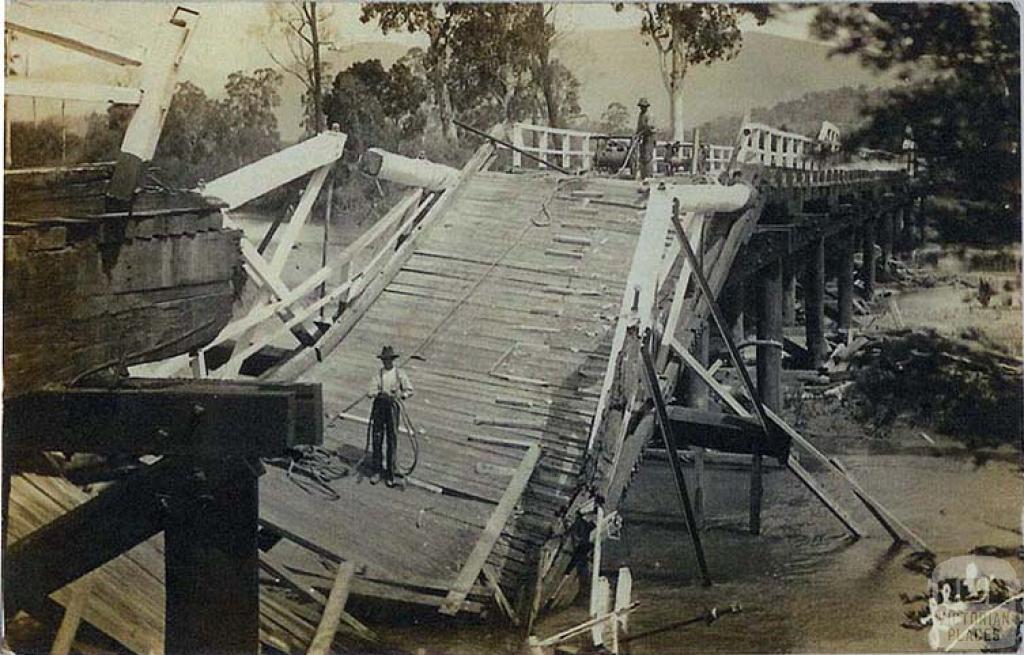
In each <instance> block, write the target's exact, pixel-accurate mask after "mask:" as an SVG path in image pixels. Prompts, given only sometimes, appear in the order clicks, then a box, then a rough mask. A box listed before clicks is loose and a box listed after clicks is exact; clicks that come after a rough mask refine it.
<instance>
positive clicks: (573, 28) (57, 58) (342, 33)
mask: <svg viewBox="0 0 1024 655" xmlns="http://www.w3.org/2000/svg"><path fill="white" fill-rule="evenodd" d="M45 4H46V5H47V7H48V8H51V9H53V10H55V11H59V12H60V13H61V15H62V16H64V17H65V18H67V19H69V20H73V21H76V22H79V23H82V24H85V25H88V26H90V27H93V28H97V29H101V30H102V31H105V32H108V33H110V34H113V35H118V36H119V37H121V38H127V39H129V40H133V41H135V42H136V43H140V44H145V43H147V42H149V41H150V40H152V38H153V36H152V35H153V34H154V33H155V31H156V30H158V29H159V27H160V25H161V24H162V23H163V21H165V20H167V19H168V18H169V17H170V14H171V13H172V11H173V10H174V7H175V4H177V3H175V4H169V3H165V2H152V1H150V2H107V1H105V2H96V1H78V2H46V3H45ZM322 4H327V3H322ZM187 6H189V7H191V8H193V9H196V10H198V11H199V12H200V15H201V17H200V20H199V23H198V26H197V27H196V31H195V33H194V35H193V37H192V41H191V43H190V45H189V48H188V51H187V52H186V55H185V58H184V60H183V62H182V70H181V79H184V80H189V81H192V82H194V83H195V84H197V85H199V86H200V87H203V88H204V89H206V90H207V92H208V93H210V94H211V95H217V94H218V92H219V90H220V89H221V88H222V87H223V84H224V80H225V78H226V77H227V75H228V74H229V73H231V72H233V71H235V70H239V69H245V70H253V69H255V68H260V67H265V66H266V67H269V66H273V65H274V62H273V59H272V58H271V56H270V54H269V53H268V47H270V48H273V49H274V51H275V52H277V53H278V54H279V55H285V54H286V50H285V49H284V47H283V42H282V41H281V39H280V37H279V36H275V34H274V33H273V32H272V31H271V30H270V24H271V23H270V19H269V15H268V11H267V7H266V6H265V5H264V4H263V3H260V2H211V1H194V0H193V1H192V2H189V3H187ZM330 6H331V8H332V10H333V12H334V15H333V17H332V18H331V20H330V22H329V25H330V27H331V28H333V30H334V33H335V38H334V41H335V44H334V45H333V46H330V47H332V48H335V49H338V50H340V54H339V56H343V55H344V52H345V50H347V49H348V48H350V47H352V46H353V44H359V43H366V42H386V43H391V44H394V45H397V46H401V47H402V48H407V47H412V46H416V45H424V42H423V37H422V35H412V34H407V33H398V34H389V35H387V36H384V35H382V34H381V33H380V31H379V30H378V29H377V27H376V25H374V24H372V23H371V24H364V23H362V22H361V21H360V20H359V15H360V6H359V4H358V3H356V2H337V3H330ZM812 15H813V9H811V8H808V9H803V10H799V11H796V12H790V13H786V14H785V15H783V16H781V17H778V18H774V19H773V20H771V21H769V22H768V23H766V24H765V25H763V26H758V25H756V24H755V23H753V21H749V22H748V24H746V25H744V29H746V30H750V31H754V32H764V33H768V34H773V35H776V36H783V37H787V38H792V39H800V40H809V39H810V37H809V35H808V32H807V24H808V21H809V20H810V17H811V16H812ZM640 16H641V13H640V12H639V11H636V10H633V9H631V8H630V7H626V8H625V9H624V10H623V11H621V12H616V11H615V10H614V9H613V8H612V6H611V5H610V4H609V3H608V2H575V3H562V4H559V5H558V6H557V7H556V9H555V14H554V20H555V22H556V25H557V26H558V27H559V29H560V30H562V31H563V32H567V33H571V34H576V35H579V34H586V33H587V32H590V31H595V30H607V29H615V28H633V29H636V28H637V27H638V26H639V20H640ZM12 52H14V53H17V54H19V55H20V58H19V59H18V61H17V62H16V63H15V67H16V68H17V69H18V70H20V71H24V70H25V69H26V67H27V69H28V71H29V75H30V76H31V77H39V78H51V79H58V80H68V79H73V80H76V81H86V82H88V81H91V82H97V83H114V84H131V83H132V82H133V81H134V80H133V79H132V77H131V75H132V74H131V73H130V72H128V71H125V70H124V69H120V68H119V67H117V66H113V65H110V64H104V63H99V64H97V63H95V62H94V61H93V60H91V59H89V58H88V57H85V56H84V55H78V54H76V53H69V51H67V50H65V49H62V48H56V47H53V46H51V45H49V44H40V43H39V42H38V41H36V40H34V39H31V38H29V37H21V38H18V39H17V40H16V41H15V42H14V44H13V45H12ZM328 56H329V55H328ZM8 107H9V109H10V110H11V113H12V116H13V117H14V118H15V119H25V118H29V117H31V115H32V114H31V112H32V111H35V112H36V115H37V116H46V115H53V114H54V113H56V112H59V110H60V102H59V101H56V100H46V99H40V100H37V101H36V102H35V103H32V101H30V100H28V99H21V98H19V99H15V100H14V101H13V102H9V103H8ZM33 107H34V109H33ZM93 109H94V107H91V106H83V105H82V103H67V104H66V111H67V112H68V113H69V114H72V115H74V114H82V113H88V112H90V111H92V110H93ZM98 109H100V110H102V107H98ZM283 136H286V138H288V137H292V135H283Z"/></svg>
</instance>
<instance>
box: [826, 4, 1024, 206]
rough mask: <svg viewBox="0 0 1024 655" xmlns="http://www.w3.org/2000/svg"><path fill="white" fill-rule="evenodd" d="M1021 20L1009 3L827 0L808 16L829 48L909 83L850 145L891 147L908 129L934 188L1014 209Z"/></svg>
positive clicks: (876, 111) (891, 96) (874, 114)
mask: <svg viewBox="0 0 1024 655" xmlns="http://www.w3.org/2000/svg"><path fill="white" fill-rule="evenodd" d="M1019 26H1020V20H1019V16H1018V14H1017V10H1016V8H1015V7H1014V6H1013V5H1012V4H1011V3H949V4H946V3H941V4H940V3H892V4H890V3H884V4H866V5H839V4H835V5H833V4H829V5H823V6H822V7H821V8H819V10H818V13H817V15H816V17H815V19H814V21H813V23H812V29H813V31H814V33H815V34H816V36H818V37H819V38H823V39H828V40H832V41H833V42H835V43H836V46H835V48H834V49H833V52H834V53H836V54H846V55H857V56H858V57H859V58H860V61H861V62H862V63H863V64H864V65H866V66H869V67H872V68H875V69H878V70H893V71H896V72H898V73H899V75H900V76H901V77H902V78H904V79H905V80H907V81H908V82H909V84H908V85H906V86H904V87H902V88H897V89H894V90H892V91H891V92H890V93H889V95H888V97H887V98H886V99H885V102H884V103H882V104H880V106H878V107H877V108H874V109H873V110H872V111H871V121H870V123H869V124H868V125H867V126H866V127H865V129H864V130H863V131H862V132H861V133H860V134H858V135H854V136H855V138H853V139H851V141H852V143H853V144H854V145H861V144H867V145H872V146H875V147H881V148H887V149H890V150H895V149H898V148H899V146H900V144H901V142H902V140H903V138H904V137H905V136H906V131H907V128H908V127H909V128H910V129H911V130H912V134H913V138H914V141H915V142H916V145H917V150H918V155H919V157H921V158H922V159H923V160H925V162H926V163H927V172H928V176H929V177H930V181H931V182H932V184H933V185H935V186H936V187H937V188H941V189H943V190H945V191H953V192H954V193H956V194H958V195H961V196H963V197H969V198H973V199H978V200H989V201H998V202H1002V203H1003V204H1004V205H1006V208H1007V209H1008V210H1010V212H1011V213H1015V214H1016V213H1019V207H1020V186H1019V185H1020V182H1019V178H1020V170H1019V156H1020V155H1019V152H1020V122H1019V119H1020V57H1019V56H1020V53H1019V42H1018V33H1019Z"/></svg>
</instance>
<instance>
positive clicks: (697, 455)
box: [683, 321, 711, 530]
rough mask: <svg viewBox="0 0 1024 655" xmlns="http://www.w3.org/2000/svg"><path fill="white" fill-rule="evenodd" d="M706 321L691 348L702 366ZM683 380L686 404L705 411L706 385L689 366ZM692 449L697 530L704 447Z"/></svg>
mask: <svg viewBox="0 0 1024 655" xmlns="http://www.w3.org/2000/svg"><path fill="white" fill-rule="evenodd" d="M709 327H710V326H709V325H708V323H707V321H700V323H699V325H698V326H697V327H696V329H695V330H694V335H693V341H692V346H691V349H692V350H693V356H694V357H695V358H696V359H697V361H698V362H700V363H701V364H702V365H703V366H707V365H708V344H709V342H710V336H711V335H710V330H709ZM683 382H684V385H685V400H686V404H687V405H688V406H690V407H692V408H694V409H696V410H701V411H706V410H707V408H708V390H707V386H706V385H705V384H704V382H703V381H702V380H701V379H700V376H698V375H697V374H696V373H694V372H693V371H692V370H691V369H689V368H684V369H683ZM691 449H692V450H693V474H694V487H693V513H694V519H695V522H696V524H697V529H698V530H703V529H704V527H705V523H706V521H705V517H706V515H705V513H704V489H705V480H704V452H705V450H704V448H703V447H702V446H692V447H691Z"/></svg>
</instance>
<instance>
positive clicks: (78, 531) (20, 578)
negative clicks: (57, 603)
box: [4, 457, 226, 614]
mask: <svg viewBox="0 0 1024 655" xmlns="http://www.w3.org/2000/svg"><path fill="white" fill-rule="evenodd" d="M191 468H192V467H189V466H186V465H183V464H182V462H181V461H175V458H172V457H167V458H164V459H162V460H161V461H160V462H158V463H157V464H155V465H153V466H150V467H147V468H146V469H144V470H143V471H141V472H139V473H135V474H133V475H131V476H130V477H128V478H126V479H125V480H123V481H122V482H119V483H117V484H115V485H112V486H111V487H109V488H107V489H105V490H104V491H102V492H100V493H99V494H97V495H96V496H94V497H93V498H91V499H90V500H88V501H86V502H85V503H83V504H82V505H79V506H78V507H76V508H75V509H73V510H71V511H70V512H68V513H66V514H63V515H62V516H60V517H59V518H57V519H56V520H54V521H52V522H50V523H47V524H46V525H44V526H43V527H40V528H39V529H37V530H35V531H34V532H32V533H31V534H29V535H27V536H26V537H24V538H22V539H19V540H18V541H16V542H15V543H13V544H11V545H10V546H9V547H8V549H7V551H6V552H5V554H4V559H5V562H6V567H5V572H6V576H7V577H6V579H5V580H4V583H5V584H4V586H5V594H6V596H5V609H6V611H8V612H11V613H12V614H13V612H15V611H17V609H18V608H23V607H26V606H29V605H31V604H32V603H34V602H37V601H38V600H39V599H41V598H45V597H46V596H48V595H49V594H51V593H53V592H54V591H56V590H57V589H60V588H61V587H63V586H64V585H66V584H68V583H69V582H71V581H73V580H77V579H78V578H80V577H81V576H82V575H84V574H86V573H88V572H89V571H92V570H93V569H95V568H97V567H99V566H101V565H103V564H104V563H106V562H108V561H110V560H112V559H114V558H115V557H117V556H118V555H120V554H121V553H123V552H125V551H127V550H128V549H130V548H132V547H133V546H135V545H136V544H139V543H141V542H143V541H145V540H147V539H149V538H150V537H152V536H153V535H155V534H157V533H158V532H160V531H161V530H162V529H163V528H164V521H165V518H166V511H165V510H164V509H163V507H162V506H161V504H160V503H159V502H158V500H157V498H158V495H159V494H164V495H167V494H170V495H174V494H175V493H176V492H180V489H181V485H182V482H183V481H184V480H187V479H189V476H188V471H190V470H191ZM205 473H206V475H207V483H208V484H209V485H210V488H212V489H215V488H217V487H218V486H219V484H220V483H222V482H223V481H224V478H225V477H226V474H225V473H224V471H223V469H222V468H221V467H208V468H206V469H205ZM178 496H181V494H180V493H179V494H178ZM144 499H149V501H146V500H144ZM178 502H179V505H178V508H180V510H181V511H183V512H188V511H190V508H191V507H192V506H193V505H194V504H198V503H199V502H200V500H199V498H197V497H194V496H190V495H185V496H181V497H180V499H179V501H178ZM112 516H116V517H117V529H116V530H112V529H110V525H109V521H110V517H112Z"/></svg>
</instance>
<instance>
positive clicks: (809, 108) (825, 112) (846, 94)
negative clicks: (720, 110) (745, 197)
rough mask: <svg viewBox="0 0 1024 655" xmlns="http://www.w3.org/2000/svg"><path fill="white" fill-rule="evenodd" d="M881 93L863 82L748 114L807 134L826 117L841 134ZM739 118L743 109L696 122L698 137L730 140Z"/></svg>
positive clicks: (853, 125)
mask: <svg viewBox="0 0 1024 655" xmlns="http://www.w3.org/2000/svg"><path fill="white" fill-rule="evenodd" d="M883 94H884V90H883V89H878V88H874V89H869V88H867V87H866V86H863V85H862V86H860V87H857V88H853V87H849V86H844V87H841V88H838V89H830V90H828V91H814V92H811V93H807V94H804V95H803V96H802V97H800V98H797V99H796V100H786V101H783V102H779V103H776V104H775V105H772V106H771V107H768V108H766V107H754V108H753V109H751V110H750V118H751V120H753V121H757V122H759V123H764V124H766V125H771V126H772V127H778V128H782V129H787V130H789V131H791V132H797V133H800V134H806V135H807V136H816V135H817V134H818V130H819V129H820V128H821V122H822V121H823V120H827V121H829V122H831V123H833V124H835V125H836V126H837V127H838V128H839V131H840V132H841V133H842V134H849V133H851V132H853V131H854V130H856V129H857V128H859V127H861V126H862V125H863V124H864V120H865V119H864V116H863V112H864V109H866V108H867V107H869V106H870V105H872V104H873V103H875V102H878V101H879V100H881V98H882V95H883ZM742 120H743V112H732V113H729V114H727V115H724V116H719V117H718V118H716V119H714V120H711V121H706V122H704V123H702V124H701V125H700V130H701V134H702V135H703V136H702V138H703V139H708V140H710V141H711V142H712V143H721V144H727V143H731V142H732V140H733V139H734V138H736V132H737V130H739V128H740V123H741V122H742Z"/></svg>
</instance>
